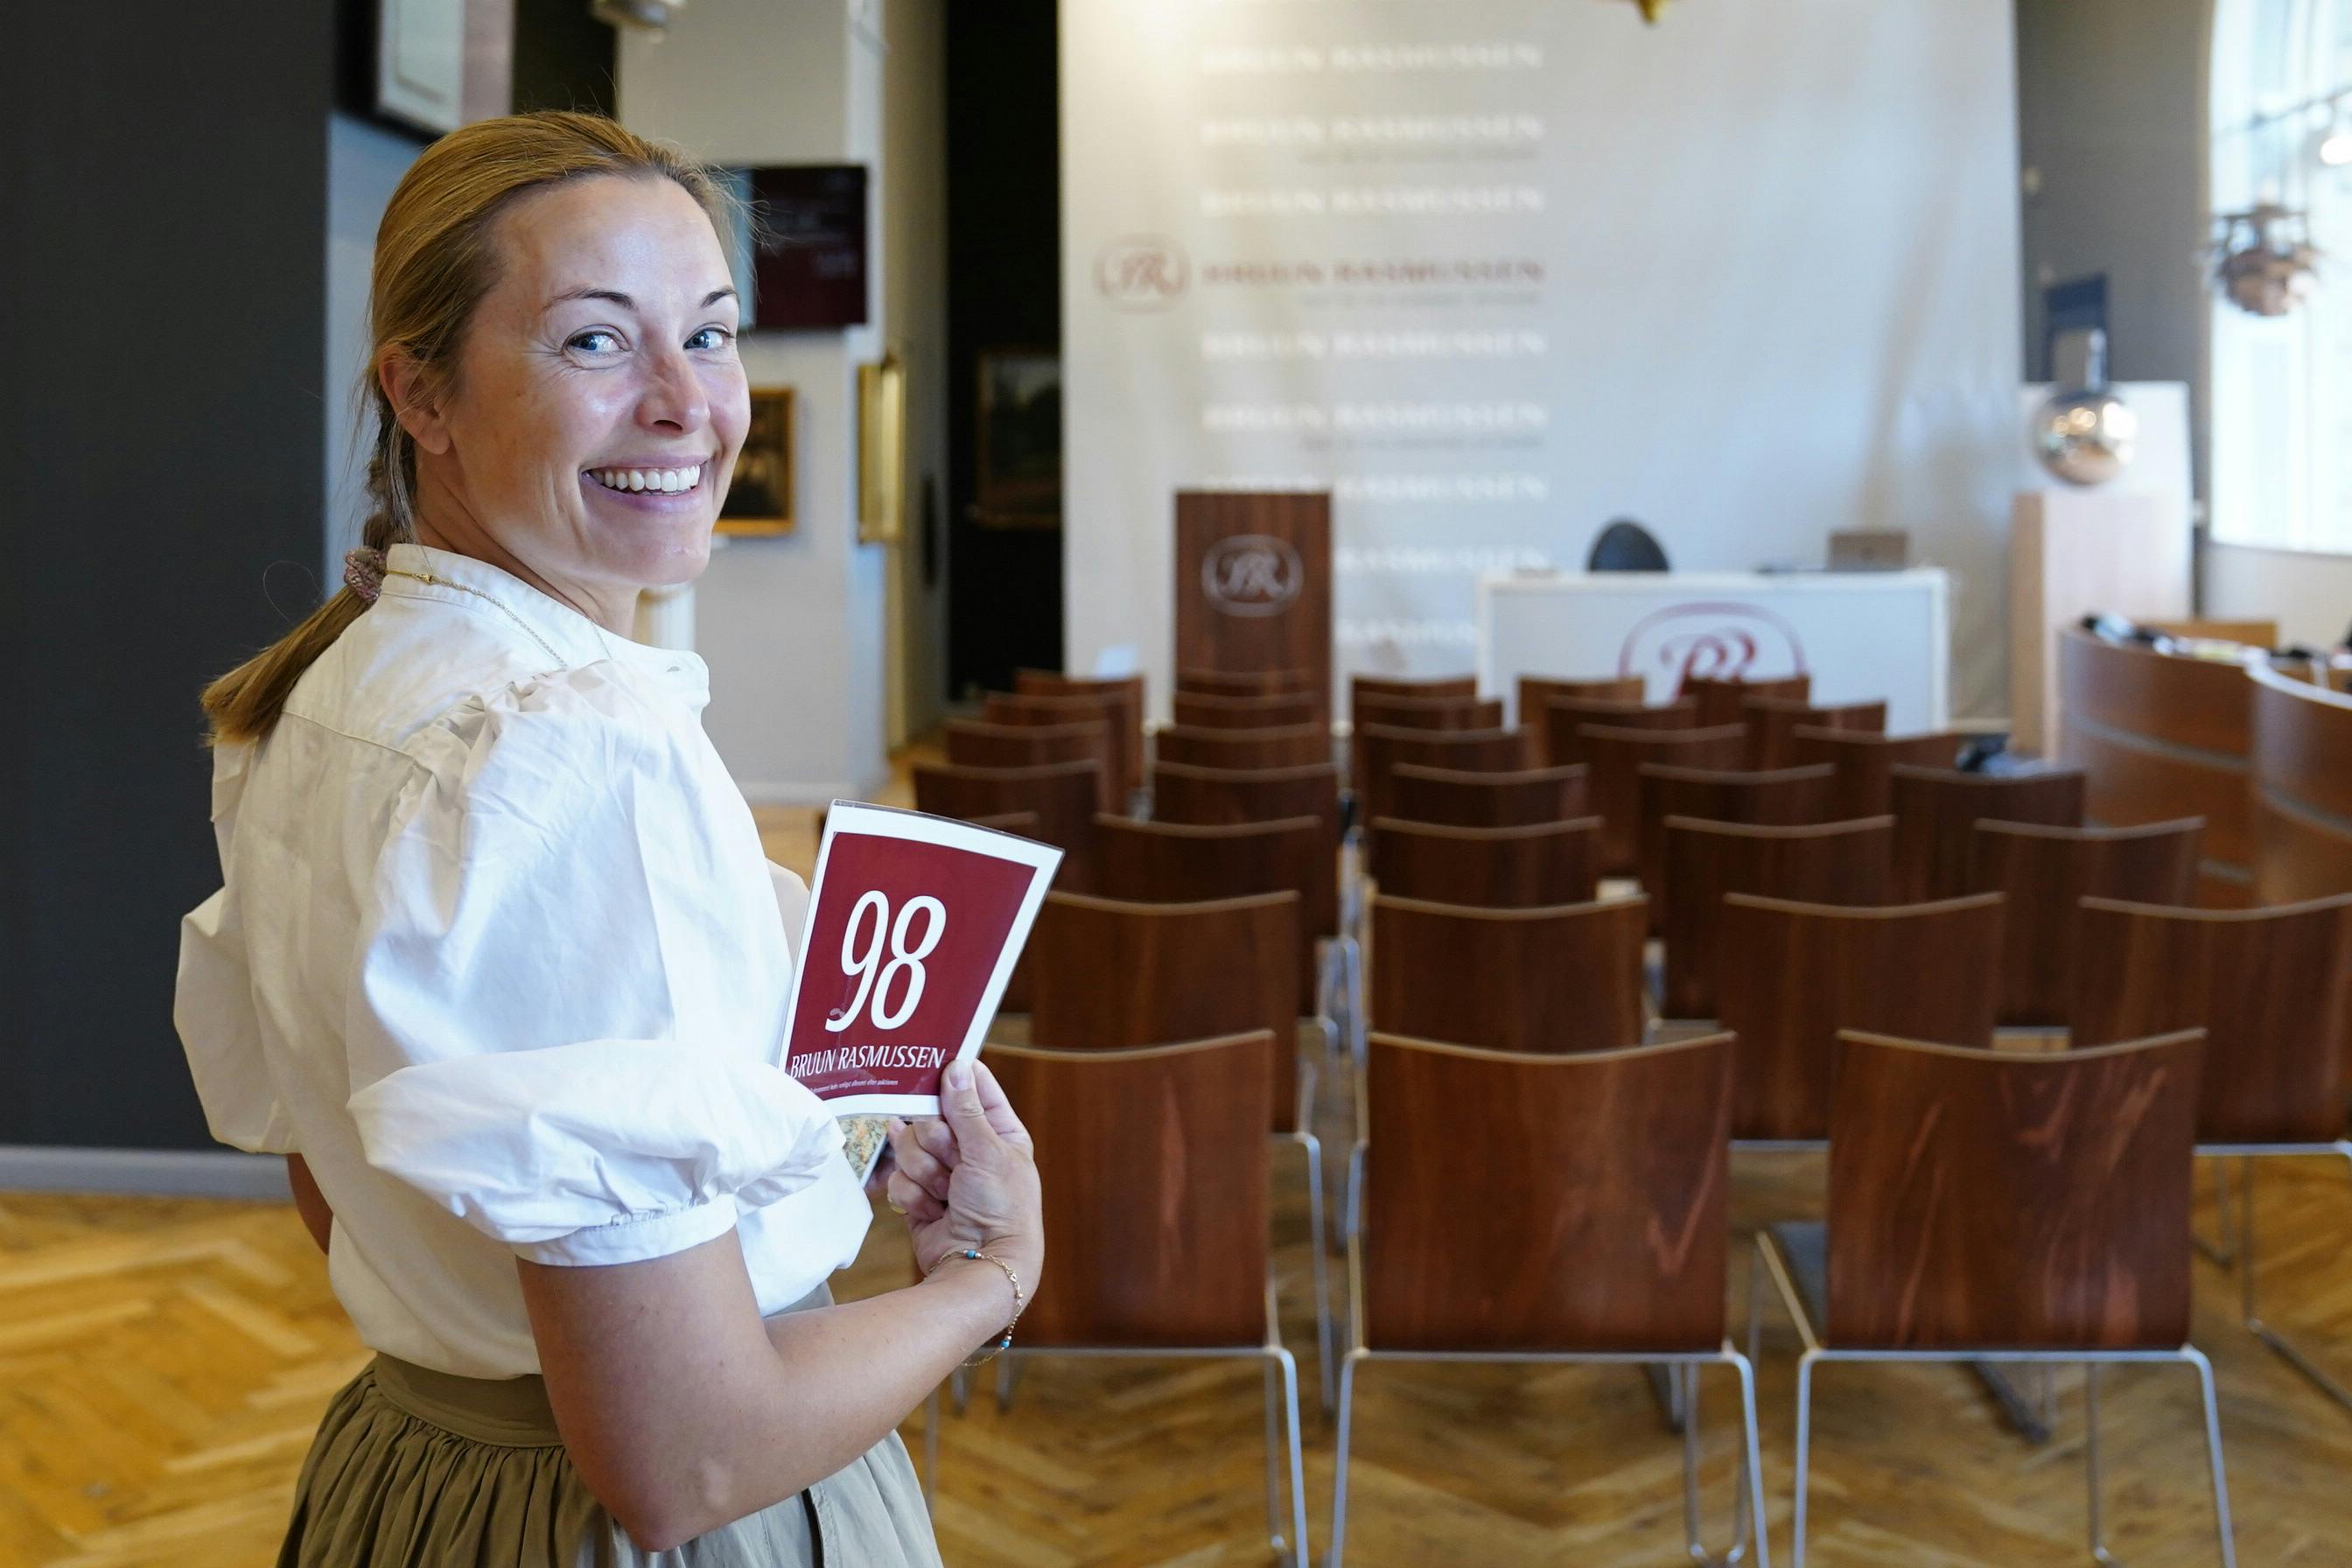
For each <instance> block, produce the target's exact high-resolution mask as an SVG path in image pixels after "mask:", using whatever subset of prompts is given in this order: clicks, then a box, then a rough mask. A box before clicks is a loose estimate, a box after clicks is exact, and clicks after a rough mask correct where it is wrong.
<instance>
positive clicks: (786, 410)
mask: <svg viewBox="0 0 2352 1568" xmlns="http://www.w3.org/2000/svg"><path fill="white" fill-rule="evenodd" d="M797 477H798V476H797V472H796V469H795V468H794V464H793V389H792V388H791V387H789V386H755V387H753V388H752V389H751V425H750V426H749V427H748V428H747V429H746V430H745V431H744V434H743V449H742V450H741V451H740V452H739V453H737V454H736V455H735V472H734V475H733V477H732V478H731V479H729V480H728V484H727V495H726V499H725V500H721V501H720V502H719V527H718V531H719V532H720V533H748V534H777V533H790V532H792V531H793V530H794V529H795V528H797V527H798V526H799V525H800V523H799V514H798V512H797V510H795V500H794V498H795V497H796V496H797V495H798V494H799V485H798V483H797Z"/></svg>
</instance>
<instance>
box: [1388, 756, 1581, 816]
mask: <svg viewBox="0 0 2352 1568" xmlns="http://www.w3.org/2000/svg"><path fill="white" fill-rule="evenodd" d="M1586 775H1587V770H1585V769H1583V768H1580V767H1576V768H1522V769H1518V770H1517V771H1514V772H1511V773H1474V772H1469V771H1465V770H1464V769H1461V768H1433V767H1424V766H1423V764H1421V763H1396V764H1394V765H1393V766H1391V768H1390V769H1389V807H1390V809H1391V810H1392V811H1393V812H1395V813H1396V815H1397V816H1400V817H1402V818H1403V819H1404V820H1405V821H1407V822H1442V823H1445V824H1447V825H1449V826H1454V827H1528V826H1534V825H1535V824H1537V823H1539V822H1566V821H1568V820H1569V819H1570V817H1577V816H1584V815H1585V808H1584V787H1585V778H1586Z"/></svg>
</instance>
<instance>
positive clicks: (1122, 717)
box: [1013, 669, 1144, 790]
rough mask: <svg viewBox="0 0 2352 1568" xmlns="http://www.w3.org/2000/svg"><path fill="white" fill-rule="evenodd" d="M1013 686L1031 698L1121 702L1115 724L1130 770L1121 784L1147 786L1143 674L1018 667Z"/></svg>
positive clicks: (1130, 787)
mask: <svg viewBox="0 0 2352 1568" xmlns="http://www.w3.org/2000/svg"><path fill="white" fill-rule="evenodd" d="M1013 690H1014V691H1015V692H1016V693H1019V694H1021V695H1023V696H1030V697H1097V698H1108V699H1109V700H1112V701H1114V702H1117V703H1118V705H1119V712H1118V721H1117V722H1116V725H1115V726H1114V727H1115V728H1116V729H1117V731H1118V736H1119V743H1118V760H1119V763H1120V765H1121V766H1122V767H1124V768H1125V769H1126V770H1127V771H1126V772H1124V773H1121V774H1119V787H1120V788H1122V789H1128V790H1137V789H1141V788H1142V787H1143V710H1144V694H1143V677H1141V676H1140V675H1115V676H1097V675H1064V674H1062V673H1061V672H1060V671H1058V670H1051V669H1016V670H1014V671H1013Z"/></svg>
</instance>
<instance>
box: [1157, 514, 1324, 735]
mask: <svg viewBox="0 0 2352 1568" xmlns="http://www.w3.org/2000/svg"><path fill="white" fill-rule="evenodd" d="M1176 668H1178V669H1180V670H1187V669H1198V670H1215V671H1218V672H1220V673H1225V674H1240V673H1244V672H1250V671H1255V670H1271V669H1303V670H1307V671H1309V672H1311V674H1312V675H1313V676H1314V678H1315V680H1314V686H1313V689H1314V691H1315V692H1316V694H1317V701H1318V704H1320V705H1321V706H1322V707H1323V708H1324V709H1325V710H1326V711H1327V712H1328V709H1329V705H1330V693H1331V497H1330V496H1329V494H1328V493H1326V492H1305V491H1293V490H1283V491H1263V492H1261V491H1243V490H1179V491H1177V492H1176Z"/></svg>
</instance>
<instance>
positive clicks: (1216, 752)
mask: <svg viewBox="0 0 2352 1568" xmlns="http://www.w3.org/2000/svg"><path fill="white" fill-rule="evenodd" d="M1152 739H1153V742H1154V745H1155V747H1156V750H1155V751H1154V752H1153V753H1152V757H1153V760H1154V761H1155V762H1161V763H1185V764H1186V765H1187V766H1190V767H1196V768H1226V769H1230V770H1237V771H1242V772H1251V771H1261V770H1264V769H1266V768H1297V767H1306V766H1308V765H1310V764H1312V763H1328V762H1329V761H1330V760H1331V732H1330V731H1328V730H1326V729H1324V728H1323V726H1322V725H1320V724H1293V725H1287V726H1281V727H1275V726H1269V727H1267V728H1265V729H1262V730H1196V729H1192V728H1190V727H1188V726H1182V725H1173V724H1171V725H1170V726H1169V727H1168V728H1167V729H1165V730H1162V731H1160V733H1159V734H1157V735H1155V736H1154V737H1152Z"/></svg>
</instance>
